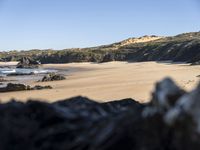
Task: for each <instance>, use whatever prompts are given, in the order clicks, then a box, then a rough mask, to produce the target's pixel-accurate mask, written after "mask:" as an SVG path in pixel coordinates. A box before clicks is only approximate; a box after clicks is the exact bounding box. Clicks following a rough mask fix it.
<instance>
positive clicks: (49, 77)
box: [41, 73, 66, 82]
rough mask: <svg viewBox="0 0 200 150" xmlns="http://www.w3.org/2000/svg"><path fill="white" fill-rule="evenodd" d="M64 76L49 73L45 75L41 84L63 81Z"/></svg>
mask: <svg viewBox="0 0 200 150" xmlns="http://www.w3.org/2000/svg"><path fill="white" fill-rule="evenodd" d="M65 79H66V78H65V76H64V75H61V74H55V73H49V74H47V75H45V76H44V77H43V78H42V80H41V82H47V81H58V80H65Z"/></svg>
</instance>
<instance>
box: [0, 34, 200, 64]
mask: <svg viewBox="0 0 200 150" xmlns="http://www.w3.org/2000/svg"><path fill="white" fill-rule="evenodd" d="M22 57H32V58H33V59H37V60H40V61H41V62H42V63H69V62H108V61H131V62H140V61H166V60H170V61H174V62H190V63H194V62H199V61H200V32H190V33H184V34H179V35H176V36H171V37H159V36H154V35H153V36H143V37H140V38H129V39H127V40H124V41H121V42H118V43H113V44H110V45H103V46H98V47H90V48H82V49H80V48H77V49H64V50H59V51H55V50H30V51H20V52H19V51H10V52H1V53H0V59H1V60H2V61H13V60H19V59H20V58H22Z"/></svg>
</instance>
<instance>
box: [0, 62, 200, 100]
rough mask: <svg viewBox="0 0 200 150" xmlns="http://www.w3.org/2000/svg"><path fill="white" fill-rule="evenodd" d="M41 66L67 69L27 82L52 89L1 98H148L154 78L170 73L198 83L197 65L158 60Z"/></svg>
mask: <svg viewBox="0 0 200 150" xmlns="http://www.w3.org/2000/svg"><path fill="white" fill-rule="evenodd" d="M11 64H12V65H13V64H15V63H14V62H12V63H11ZM0 65H9V64H8V63H7V64H6V63H1V64H0ZM43 67H44V68H57V69H63V70H67V72H68V73H67V75H66V78H67V79H66V80H63V81H53V82H45V83H37V82H30V85H37V84H40V85H51V86H52V87H53V89H50V90H41V91H22V92H10V93H0V99H1V101H2V102H6V101H8V100H10V99H11V98H16V99H18V100H22V101H26V100H27V99H30V98H31V99H40V100H44V101H50V102H53V101H56V100H62V99H65V98H69V97H74V96H78V95H81V96H86V97H89V98H91V99H94V100H97V101H100V102H101V101H111V100H118V99H123V98H133V99H135V100H137V101H140V102H147V101H148V100H149V99H150V97H151V92H152V90H153V88H154V84H155V82H157V81H159V80H161V79H163V78H164V77H172V78H173V79H174V80H175V81H176V82H177V83H178V84H179V85H180V86H181V87H182V88H184V89H186V90H191V89H192V88H194V87H195V86H196V84H197V83H198V81H199V78H198V77H197V75H199V74H200V66H189V65H188V64H170V63H157V62H141V63H127V62H109V63H103V64H93V63H70V64H47V65H43Z"/></svg>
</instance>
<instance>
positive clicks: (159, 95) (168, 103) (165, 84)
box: [152, 78, 186, 110]
mask: <svg viewBox="0 0 200 150" xmlns="http://www.w3.org/2000/svg"><path fill="white" fill-rule="evenodd" d="M185 93H186V92H185V91H184V90H183V89H180V88H179V87H178V86H177V85H176V84H175V83H174V81H172V80H171V79H170V78H166V79H164V80H163V81H161V82H159V83H157V84H156V87H155V91H154V92H153V94H152V104H153V105H154V106H155V107H157V108H158V109H162V110H168V109H169V108H170V107H173V106H174V104H175V103H176V102H177V100H178V99H179V98H180V97H181V96H182V95H184V94H185Z"/></svg>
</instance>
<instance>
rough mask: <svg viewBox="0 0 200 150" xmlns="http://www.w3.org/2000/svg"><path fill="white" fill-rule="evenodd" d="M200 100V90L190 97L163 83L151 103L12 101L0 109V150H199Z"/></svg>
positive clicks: (127, 101) (132, 101)
mask: <svg viewBox="0 0 200 150" xmlns="http://www.w3.org/2000/svg"><path fill="white" fill-rule="evenodd" d="M199 98H200V86H198V87H197V88H196V89H195V90H193V91H192V92H190V93H187V92H185V91H184V90H182V89H180V88H179V87H178V86H176V84H175V83H174V82H173V81H172V80H171V79H165V80H163V81H162V82H159V83H157V85H156V88H155V91H154V92H153V95H152V101H151V102H150V103H148V104H140V103H138V102H136V101H134V100H132V99H124V100H119V101H113V102H107V103H98V102H95V101H92V100H89V99H87V98H84V97H75V98H71V99H66V100H63V101H58V102H55V103H45V102H41V101H28V102H26V103H22V102H16V101H11V102H8V103H6V104H0V133H1V134H0V149H15V150H21V149H26V150H49V149H53V150H54V149H55V150H83V149H84V150H122V149H126V150H199V149H200V115H199V114H200V99H199Z"/></svg>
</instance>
